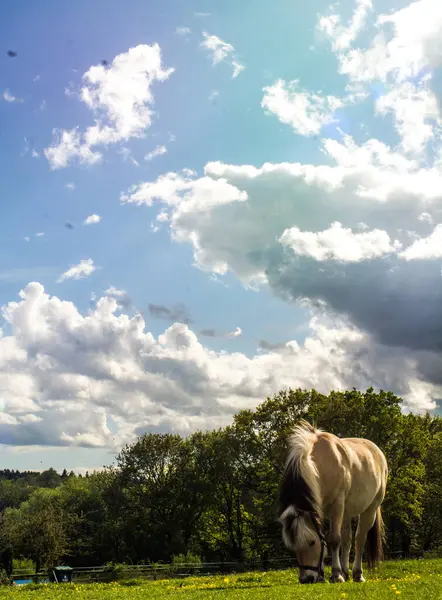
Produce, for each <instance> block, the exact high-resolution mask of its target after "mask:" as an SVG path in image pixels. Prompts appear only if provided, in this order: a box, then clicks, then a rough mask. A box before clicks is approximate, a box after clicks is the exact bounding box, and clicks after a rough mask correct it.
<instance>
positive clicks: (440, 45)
mask: <svg viewBox="0 0 442 600" xmlns="http://www.w3.org/2000/svg"><path fill="white" fill-rule="evenodd" d="M376 29H377V31H378V33H377V35H376V36H375V37H374V40H373V42H372V44H371V46H370V47H369V48H368V49H367V50H361V49H352V50H349V51H348V52H345V51H344V52H343V53H342V54H340V56H339V60H340V65H341V67H340V70H341V73H343V74H347V75H349V76H351V78H352V79H354V80H355V81H362V82H368V81H373V80H374V79H380V80H381V81H387V79H389V78H393V79H394V80H395V81H397V82H402V81H405V80H407V79H409V78H410V77H416V76H418V75H419V73H421V72H422V70H423V69H425V68H430V69H432V68H435V67H437V66H439V65H440V64H442V52H441V50H442V5H441V3H440V2H439V0H416V1H415V2H411V3H410V4H409V5H408V6H406V7H404V8H401V9H399V10H397V11H395V12H392V13H390V14H381V15H379V16H378V18H377V22H376Z"/></svg>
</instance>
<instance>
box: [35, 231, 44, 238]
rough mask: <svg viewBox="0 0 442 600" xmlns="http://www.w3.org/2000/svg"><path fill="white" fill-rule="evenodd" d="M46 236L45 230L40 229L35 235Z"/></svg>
mask: <svg viewBox="0 0 442 600" xmlns="http://www.w3.org/2000/svg"><path fill="white" fill-rule="evenodd" d="M43 236H44V231H39V232H38V233H36V234H35V237H43Z"/></svg>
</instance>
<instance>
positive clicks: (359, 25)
mask: <svg viewBox="0 0 442 600" xmlns="http://www.w3.org/2000/svg"><path fill="white" fill-rule="evenodd" d="M372 9H373V5H372V2H371V0H356V8H355V11H354V13H353V15H352V18H351V21H350V23H349V25H348V27H345V26H344V25H341V18H340V16H339V15H337V14H330V15H328V16H326V17H325V16H324V17H321V18H320V19H319V22H318V29H319V30H320V31H322V32H323V33H324V34H326V35H327V36H328V37H330V38H331V40H332V47H333V50H335V51H337V50H345V49H346V48H349V47H350V46H351V44H352V43H353V42H354V41H355V39H356V38H357V36H358V35H359V33H360V31H361V30H362V29H363V27H364V25H365V22H366V19H367V15H368V14H369V12H370V11H371V10H372Z"/></svg>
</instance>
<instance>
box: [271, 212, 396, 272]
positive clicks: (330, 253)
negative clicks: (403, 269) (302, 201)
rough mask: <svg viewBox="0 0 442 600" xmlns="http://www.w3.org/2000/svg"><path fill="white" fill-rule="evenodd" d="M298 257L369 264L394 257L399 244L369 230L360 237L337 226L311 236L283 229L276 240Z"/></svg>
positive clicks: (383, 234) (380, 231)
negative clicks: (367, 261)
mask: <svg viewBox="0 0 442 600" xmlns="http://www.w3.org/2000/svg"><path fill="white" fill-rule="evenodd" d="M279 241H280V242H281V244H283V245H284V246H287V247H289V248H291V249H292V250H293V252H295V254H298V255H299V256H310V257H312V258H314V259H315V260H317V261H321V262H322V261H324V260H338V261H343V262H360V261H363V260H372V259H374V258H379V257H381V256H384V255H385V254H391V253H396V251H397V250H398V249H399V248H400V247H401V244H400V243H399V242H397V241H396V242H393V243H392V241H391V240H390V236H389V235H388V233H387V232H385V231H382V230H380V229H373V230H372V231H367V232H364V233H353V231H352V230H351V229H345V228H344V227H342V224H341V223H339V222H335V223H332V225H331V227H330V228H329V229H326V230H324V231H318V232H316V233H315V232H312V231H301V230H300V229H298V228H297V227H292V228H290V229H286V230H285V231H284V233H283V234H282V235H281V237H280V238H279Z"/></svg>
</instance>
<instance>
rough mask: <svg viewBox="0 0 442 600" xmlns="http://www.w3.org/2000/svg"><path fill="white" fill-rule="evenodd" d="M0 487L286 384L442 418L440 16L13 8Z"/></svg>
mask: <svg viewBox="0 0 442 600" xmlns="http://www.w3.org/2000/svg"><path fill="white" fill-rule="evenodd" d="M0 37H1V39H2V44H3V50H2V54H1V58H0V86H1V89H0V93H1V97H0V121H1V132H0V147H1V181H2V186H1V219H0V305H1V307H2V309H1V322H0V327H1V330H0V332H1V335H0V444H1V452H0V468H5V467H9V468H21V469H24V468H28V469H41V468H47V467H49V466H54V467H55V468H57V469H62V468H64V467H66V468H69V469H70V468H78V469H80V468H82V469H84V468H90V469H93V468H95V467H100V466H102V465H104V464H110V463H111V462H112V459H113V456H114V455H115V452H116V451H117V450H118V449H119V448H120V447H121V445H122V444H124V443H126V442H130V441H132V440H134V438H135V437H136V436H137V435H139V434H141V433H144V432H149V431H151V432H165V431H173V432H178V433H181V434H188V433H190V432H192V431H194V430H195V429H199V428H212V427H219V426H222V425H225V424H227V423H228V422H230V420H231V417H232V415H233V414H234V413H235V412H236V411H237V410H239V409H241V408H248V407H254V406H256V405H257V404H258V403H259V402H260V401H262V400H263V399H265V397H266V396H268V395H272V394H273V393H274V392H277V391H278V390H280V389H281V388H284V387H288V386H292V387H297V386H301V387H303V388H311V387H315V388H316V389H318V390H320V391H321V392H325V393H327V392H328V391H329V390H330V389H346V388H351V387H353V386H355V387H357V388H360V389H365V388H366V387H368V386H370V385H373V386H374V387H375V388H382V389H390V390H392V391H394V392H395V393H397V394H399V395H401V396H402V397H403V398H404V402H405V407H406V410H412V411H425V410H431V411H433V410H438V409H439V402H440V400H441V399H442V138H441V132H442V112H441V99H442V77H441V66H442V3H441V2H440V0H417V1H415V2H412V3H409V2H408V1H407V0H394V1H393V0H342V1H341V2H336V3H334V4H333V5H330V4H329V2H322V1H318V2H314V3H307V4H305V3H304V4H303V5H302V7H300V5H299V3H297V2H293V1H292V0H290V1H289V0H282V1H281V2H278V3H277V4H275V3H271V2H269V1H268V0H254V1H253V2H252V1H251V0H248V1H244V2H237V0H225V1H224V2H222V3H219V2H214V1H213V0H186V2H179V1H178V0H171V1H170V2H167V3H164V2H160V1H159V0H156V1H152V2H149V3H147V2H144V1H142V0H131V1H130V2H129V3H128V4H126V3H123V2H118V1H115V2H111V3H109V2H104V0H97V1H96V2H93V3H90V2H86V0H77V1H76V2H74V3H60V2H55V1H53V0H45V1H44V2H40V3H38V6H37V4H35V5H34V4H33V3H29V2H23V3H22V2H15V3H7V4H5V5H4V6H3V7H2V9H1V18H0Z"/></svg>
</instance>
